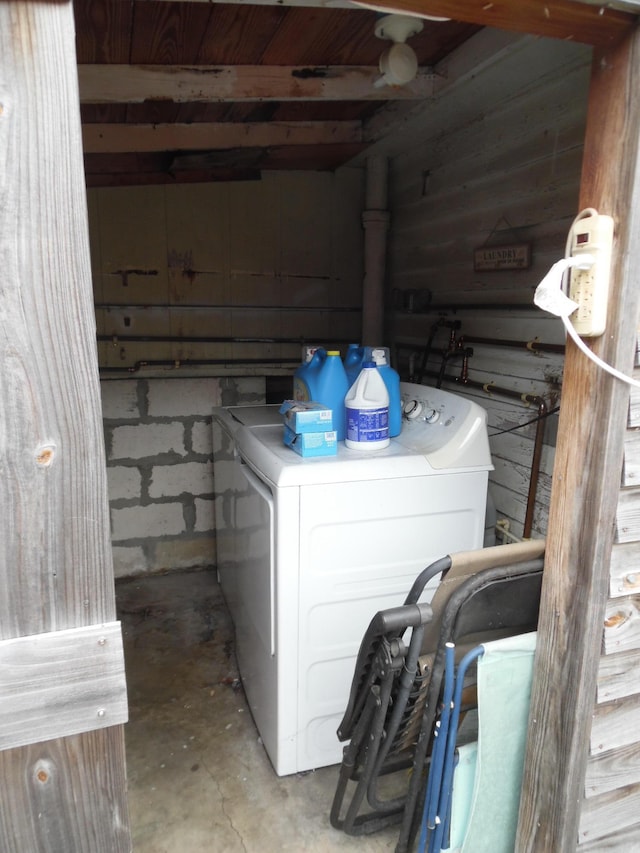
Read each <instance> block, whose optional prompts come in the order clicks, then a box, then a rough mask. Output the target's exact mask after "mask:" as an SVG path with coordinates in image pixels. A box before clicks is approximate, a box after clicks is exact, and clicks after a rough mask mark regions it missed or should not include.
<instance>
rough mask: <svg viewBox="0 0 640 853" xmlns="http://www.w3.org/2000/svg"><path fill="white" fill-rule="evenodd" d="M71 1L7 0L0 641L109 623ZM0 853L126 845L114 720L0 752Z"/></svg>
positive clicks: (2, 30)
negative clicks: (111, 723)
mask: <svg viewBox="0 0 640 853" xmlns="http://www.w3.org/2000/svg"><path fill="white" fill-rule="evenodd" d="M74 40H75V31H74V20H73V8H72V4H71V3H47V2H9V3H2V4H0V81H2V82H1V83H0V88H1V90H2V94H1V102H2V109H1V110H0V162H2V163H3V168H2V169H0V257H2V265H0V292H1V293H2V300H1V306H0V339H2V341H3V344H2V346H3V365H2V371H0V410H1V411H2V418H1V421H2V427H1V432H2V438H1V441H0V468H1V469H2V471H3V476H2V477H0V519H1V521H0V525H1V528H0V586H1V588H2V595H1V596H0V638H2V639H11V638H16V637H20V636H24V635H32V634H39V633H43V632H47V631H62V630H66V629H73V628H79V627H83V626H90V625H93V624H96V623H107V622H112V621H113V620H114V618H115V600H114V598H115V597H114V587H113V567H112V555H111V542H110V531H109V517H108V502H107V483H106V466H105V453H104V438H103V430H102V418H101V400H100V391H99V383H98V370H97V360H96V346H95V320H94V312H93V299H92V290H91V265H90V261H89V242H88V226H87V200H86V191H85V185H84V172H83V165H82V139H81V128H80V114H79V95H78V87H77V69H76V61H75V44H74ZM0 776H1V777H2V779H3V785H2V791H1V793H0V849H2V851H3V853H5V852H6V853H25V851H36V850H38V851H44V850H48V851H53V850H55V851H65V853H86V851H92V853H129V851H130V849H131V839H130V832H129V818H128V809H127V800H126V784H125V778H124V777H125V761H124V737H123V729H122V726H121V725H117V726H111V727H109V728H107V729H101V730H99V731H96V732H91V733H86V734H82V735H76V736H73V737H71V738H56V739H55V740H50V741H46V742H44V743H41V744H35V745H29V746H23V747H17V748H14V749H7V750H3V751H2V752H0Z"/></svg>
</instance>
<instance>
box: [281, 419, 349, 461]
mask: <svg viewBox="0 0 640 853" xmlns="http://www.w3.org/2000/svg"><path fill="white" fill-rule="evenodd" d="M284 443H285V444H286V445H287V447H290V448H291V449H292V450H295V452H296V453H299V454H300V456H335V455H336V454H337V452H338V433H337V432H336V431H335V430H330V431H328V432H303V433H296V432H294V431H293V430H292V429H289V427H288V426H285V428H284Z"/></svg>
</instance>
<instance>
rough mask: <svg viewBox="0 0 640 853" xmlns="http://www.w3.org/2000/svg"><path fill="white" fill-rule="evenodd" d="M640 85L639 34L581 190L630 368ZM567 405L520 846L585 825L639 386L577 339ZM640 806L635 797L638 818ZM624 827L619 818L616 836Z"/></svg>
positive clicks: (605, 352)
mask: <svg viewBox="0 0 640 853" xmlns="http://www.w3.org/2000/svg"><path fill="white" fill-rule="evenodd" d="M639 81H640V36H639V35H638V33H635V34H634V35H632V36H631V37H629V38H628V39H626V40H625V42H624V44H623V45H621V46H619V47H618V48H617V49H615V50H610V51H601V52H596V55H595V56H594V64H593V72H592V80H591V89H590V97H589V114H588V121H587V134H586V139H585V156H584V164H583V171H582V183H581V192H580V207H587V206H593V207H595V208H596V209H598V210H599V211H600V212H601V213H607V214H610V215H612V216H613V217H614V219H615V222H616V244H615V252H614V261H613V264H612V279H611V290H610V295H609V311H610V312H611V313H610V314H609V325H608V328H609V329H610V330H611V333H610V334H606V335H604V336H603V337H602V338H600V339H597V340H594V341H593V344H592V345H593V348H594V350H595V351H596V352H598V354H599V355H600V356H601V357H602V358H604V359H605V360H606V361H607V362H609V363H613V364H617V365H618V366H619V367H620V369H621V370H623V371H629V370H630V369H631V362H632V357H633V347H634V345H635V338H636V329H637V314H638V293H637V290H638V288H637V285H636V274H635V271H636V268H637V265H638V262H639V257H638V253H639V250H640V240H639V237H638V235H639V232H640V220H639V218H638V215H637V211H638V208H639V207H640V202H639V199H640V175H639V174H638V172H639V170H638V139H639V136H640V103H638V102H637V99H636V98H635V96H634V93H635V92H636V91H637V88H638V84H639ZM631 105H633V106H631ZM569 343H570V342H568V344H569ZM562 403H563V405H562V410H561V413H560V422H559V429H558V446H557V449H556V461H555V467H554V475H553V489H552V496H551V508H550V514H549V529H548V532H547V548H546V557H545V573H544V580H543V589H542V599H541V611H540V621H539V624H538V646H537V650H536V662H535V668H534V679H533V687H532V696H531V716H530V719H531V720H534V721H535V724H533V725H530V727H529V733H528V742H527V750H526V757H525V767H524V774H523V789H522V798H521V805H520V817H519V827H518V835H517V841H516V848H517V849H518V851H520V853H526V851H540V853H542V851H549V850H570V849H572V847H573V846H574V845H575V843H576V839H577V838H578V827H579V825H582V824H581V818H580V799H581V795H582V791H583V786H584V778H585V772H586V758H587V756H586V750H585V748H584V744H585V742H586V741H587V740H588V734H589V729H590V726H591V717H592V711H593V701H594V696H595V692H596V690H595V685H596V677H597V667H598V660H599V653H600V645H601V636H602V634H601V631H602V627H601V626H602V624H603V618H604V611H605V607H606V602H607V587H608V582H609V578H608V568H609V559H610V555H611V548H612V540H613V519H614V515H615V506H616V500H617V495H618V491H619V486H620V471H621V465H622V451H623V436H624V428H625V425H626V416H627V405H628V388H627V387H626V386H623V385H622V383H620V382H616V381H615V380H614V379H613V377H610V376H607V375H606V374H605V373H604V372H602V371H600V370H598V369H597V368H595V365H593V364H592V363H591V362H590V361H587V360H586V359H585V358H584V356H583V355H582V354H581V353H580V352H579V350H578V349H577V348H576V347H574V346H569V345H567V351H566V357H565V371H564V383H563V399H562ZM585 471H586V472H588V475H587V476H585ZM589 474H590V475H589ZM598 713H600V709H598ZM637 721H638V720H637V719H634V723H637ZM636 732H637V727H636ZM636 732H634V735H633V736H634V737H637V734H636ZM598 742H600V739H599V740H598ZM616 793H618V792H616ZM605 796H608V795H605ZM638 805H639V801H638V798H637V796H636V801H635V805H634V808H635V814H634V815H633V818H632V819H633V820H634V821H635V820H636V819H637V812H638ZM585 819H586V817H585ZM600 821H601V824H600V825H601V826H602V825H603V824H604V819H603V818H602V817H601V818H600ZM619 828H620V823H618V824H617V825H614V826H610V827H609V828H608V830H607V831H613V830H614V829H619ZM581 832H583V830H582V829H581ZM601 834H602V835H606V831H604V832H602V833H601Z"/></svg>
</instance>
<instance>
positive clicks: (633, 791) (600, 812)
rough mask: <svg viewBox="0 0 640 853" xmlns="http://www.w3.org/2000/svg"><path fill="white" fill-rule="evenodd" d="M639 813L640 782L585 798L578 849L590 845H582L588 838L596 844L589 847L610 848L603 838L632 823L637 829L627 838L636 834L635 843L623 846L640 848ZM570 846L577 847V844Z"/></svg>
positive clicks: (631, 825) (630, 825)
mask: <svg viewBox="0 0 640 853" xmlns="http://www.w3.org/2000/svg"><path fill="white" fill-rule="evenodd" d="M639 814H640V785H629V786H628V787H626V788H622V789H621V790H618V791H611V792H609V793H608V794H602V795H601V796H600V797H593V798H591V799H589V800H585V801H584V809H583V812H582V815H581V817H580V831H579V836H578V840H579V843H580V846H579V847H578V851H579V853H582V851H583V850H584V849H587V848H583V846H582V845H583V843H586V842H591V843H592V844H593V845H594V846H593V847H590V848H588V849H591V850H594V851H595V850H597V851H598V853H601V851H604V850H609V849H610V848H609V847H607V846H606V843H605V842H604V841H603V840H602V839H605V838H606V837H607V836H608V835H610V834H614V835H617V834H619V833H620V832H621V831H622V830H625V829H630V828H631V827H635V832H630V833H629V834H628V836H627V838H631V839H633V838H634V836H635V843H634V845H633V846H632V847H626V848H624V847H623V848H622V850H625V851H626V853H632V851H633V850H637V849H638V848H637V839H638V826H639V823H640V822H639V821H638V815H639ZM568 849H569V848H567V850H568ZM571 849H575V845H573V846H572V847H571ZM613 849H616V848H615V847H614V848H613Z"/></svg>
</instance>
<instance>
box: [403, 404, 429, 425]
mask: <svg viewBox="0 0 640 853" xmlns="http://www.w3.org/2000/svg"><path fill="white" fill-rule="evenodd" d="M423 408H424V406H423V405H422V403H421V402H420V401H419V400H408V401H407V402H406V403H405V404H404V409H403V411H404V414H405V417H406V418H408V419H409V420H410V421H415V419H416V418H419V417H420V415H421V414H422V410H423Z"/></svg>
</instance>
